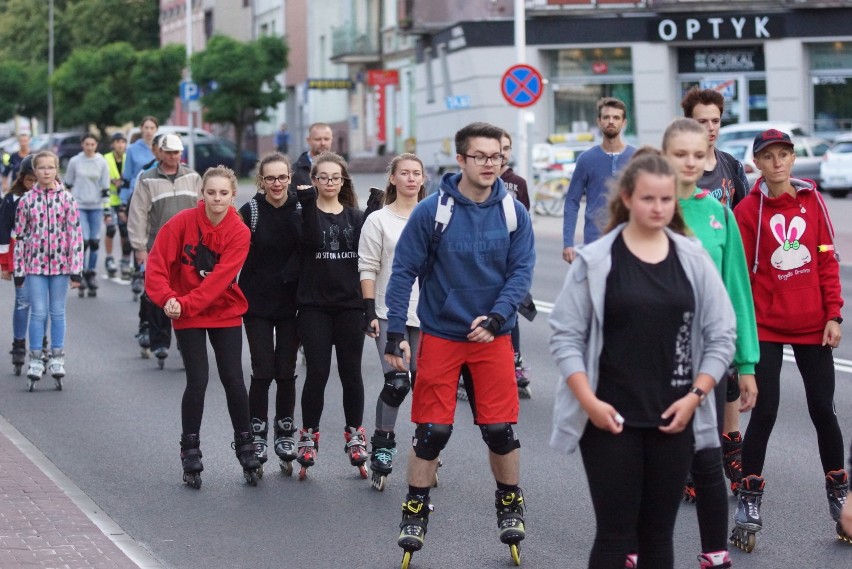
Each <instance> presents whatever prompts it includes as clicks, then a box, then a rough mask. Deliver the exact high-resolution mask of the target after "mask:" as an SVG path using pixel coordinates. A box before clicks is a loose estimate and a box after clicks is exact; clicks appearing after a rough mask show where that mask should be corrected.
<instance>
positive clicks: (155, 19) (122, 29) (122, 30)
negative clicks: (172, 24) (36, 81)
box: [65, 0, 160, 50]
mask: <svg viewBox="0 0 852 569" xmlns="http://www.w3.org/2000/svg"><path fill="white" fill-rule="evenodd" d="M159 17H160V6H159V3H158V2H155V1H153V0H76V1H74V2H69V5H68V8H67V9H66V10H65V27H66V29H67V30H68V32H69V33H70V34H71V46H72V48H81V47H100V46H104V45H108V44H111V43H116V42H122V41H123V42H127V43H129V44H130V45H132V46H133V47H134V48H136V49H140V50H142V49H154V48H157V47H159V46H160V22H159Z"/></svg>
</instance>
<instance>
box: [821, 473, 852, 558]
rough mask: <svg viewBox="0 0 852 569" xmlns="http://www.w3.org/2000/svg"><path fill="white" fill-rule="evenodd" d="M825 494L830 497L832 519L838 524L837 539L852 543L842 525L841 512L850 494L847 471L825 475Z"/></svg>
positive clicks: (851, 538) (829, 507)
mask: <svg viewBox="0 0 852 569" xmlns="http://www.w3.org/2000/svg"><path fill="white" fill-rule="evenodd" d="M825 493H826V495H827V496H828V511H829V513H831V519H833V520H834V521H835V523H836V524H837V525H836V527H835V529H836V531H837V539H839V540H841V541H845V542H846V543H852V536H850V535H847V534H846V532H844V531H843V527H841V525H840V512H841V511H842V510H843V505H844V504H846V498H847V495H848V494H849V475H848V474H847V473H846V471H845V470H842V469H841V470H832V471H831V472H829V473H828V474H826V475H825Z"/></svg>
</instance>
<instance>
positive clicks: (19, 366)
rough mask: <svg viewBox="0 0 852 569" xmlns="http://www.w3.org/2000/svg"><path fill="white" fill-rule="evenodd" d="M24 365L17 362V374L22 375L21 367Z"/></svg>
mask: <svg viewBox="0 0 852 569" xmlns="http://www.w3.org/2000/svg"><path fill="white" fill-rule="evenodd" d="M22 367H23V366H22V365H21V364H15V375H18V376H19V375H21V368H22Z"/></svg>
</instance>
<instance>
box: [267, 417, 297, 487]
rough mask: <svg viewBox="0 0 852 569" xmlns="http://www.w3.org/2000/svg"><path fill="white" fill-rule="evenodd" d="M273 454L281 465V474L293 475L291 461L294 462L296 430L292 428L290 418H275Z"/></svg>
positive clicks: (295, 455) (291, 419)
mask: <svg viewBox="0 0 852 569" xmlns="http://www.w3.org/2000/svg"><path fill="white" fill-rule="evenodd" d="M274 428H275V440H274V441H273V444H274V445H275V454H276V455H278V461H279V462H280V464H281V472H282V473H283V474H284V476H290V475H292V474H293V461H294V460H296V457H297V453H296V437H295V436H294V435H295V434H296V429H295V427H294V426H293V418H292V417H284V418H283V419H279V418H278V417H275V427H274Z"/></svg>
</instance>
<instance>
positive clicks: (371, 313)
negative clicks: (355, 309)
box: [363, 298, 378, 332]
mask: <svg viewBox="0 0 852 569" xmlns="http://www.w3.org/2000/svg"><path fill="white" fill-rule="evenodd" d="M377 318H378V316H376V299H375V298H365V299H364V326H363V330H364V331H365V332H372V331H373V329H372V328H371V327H370V322H372V321H373V320H376V319H377Z"/></svg>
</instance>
